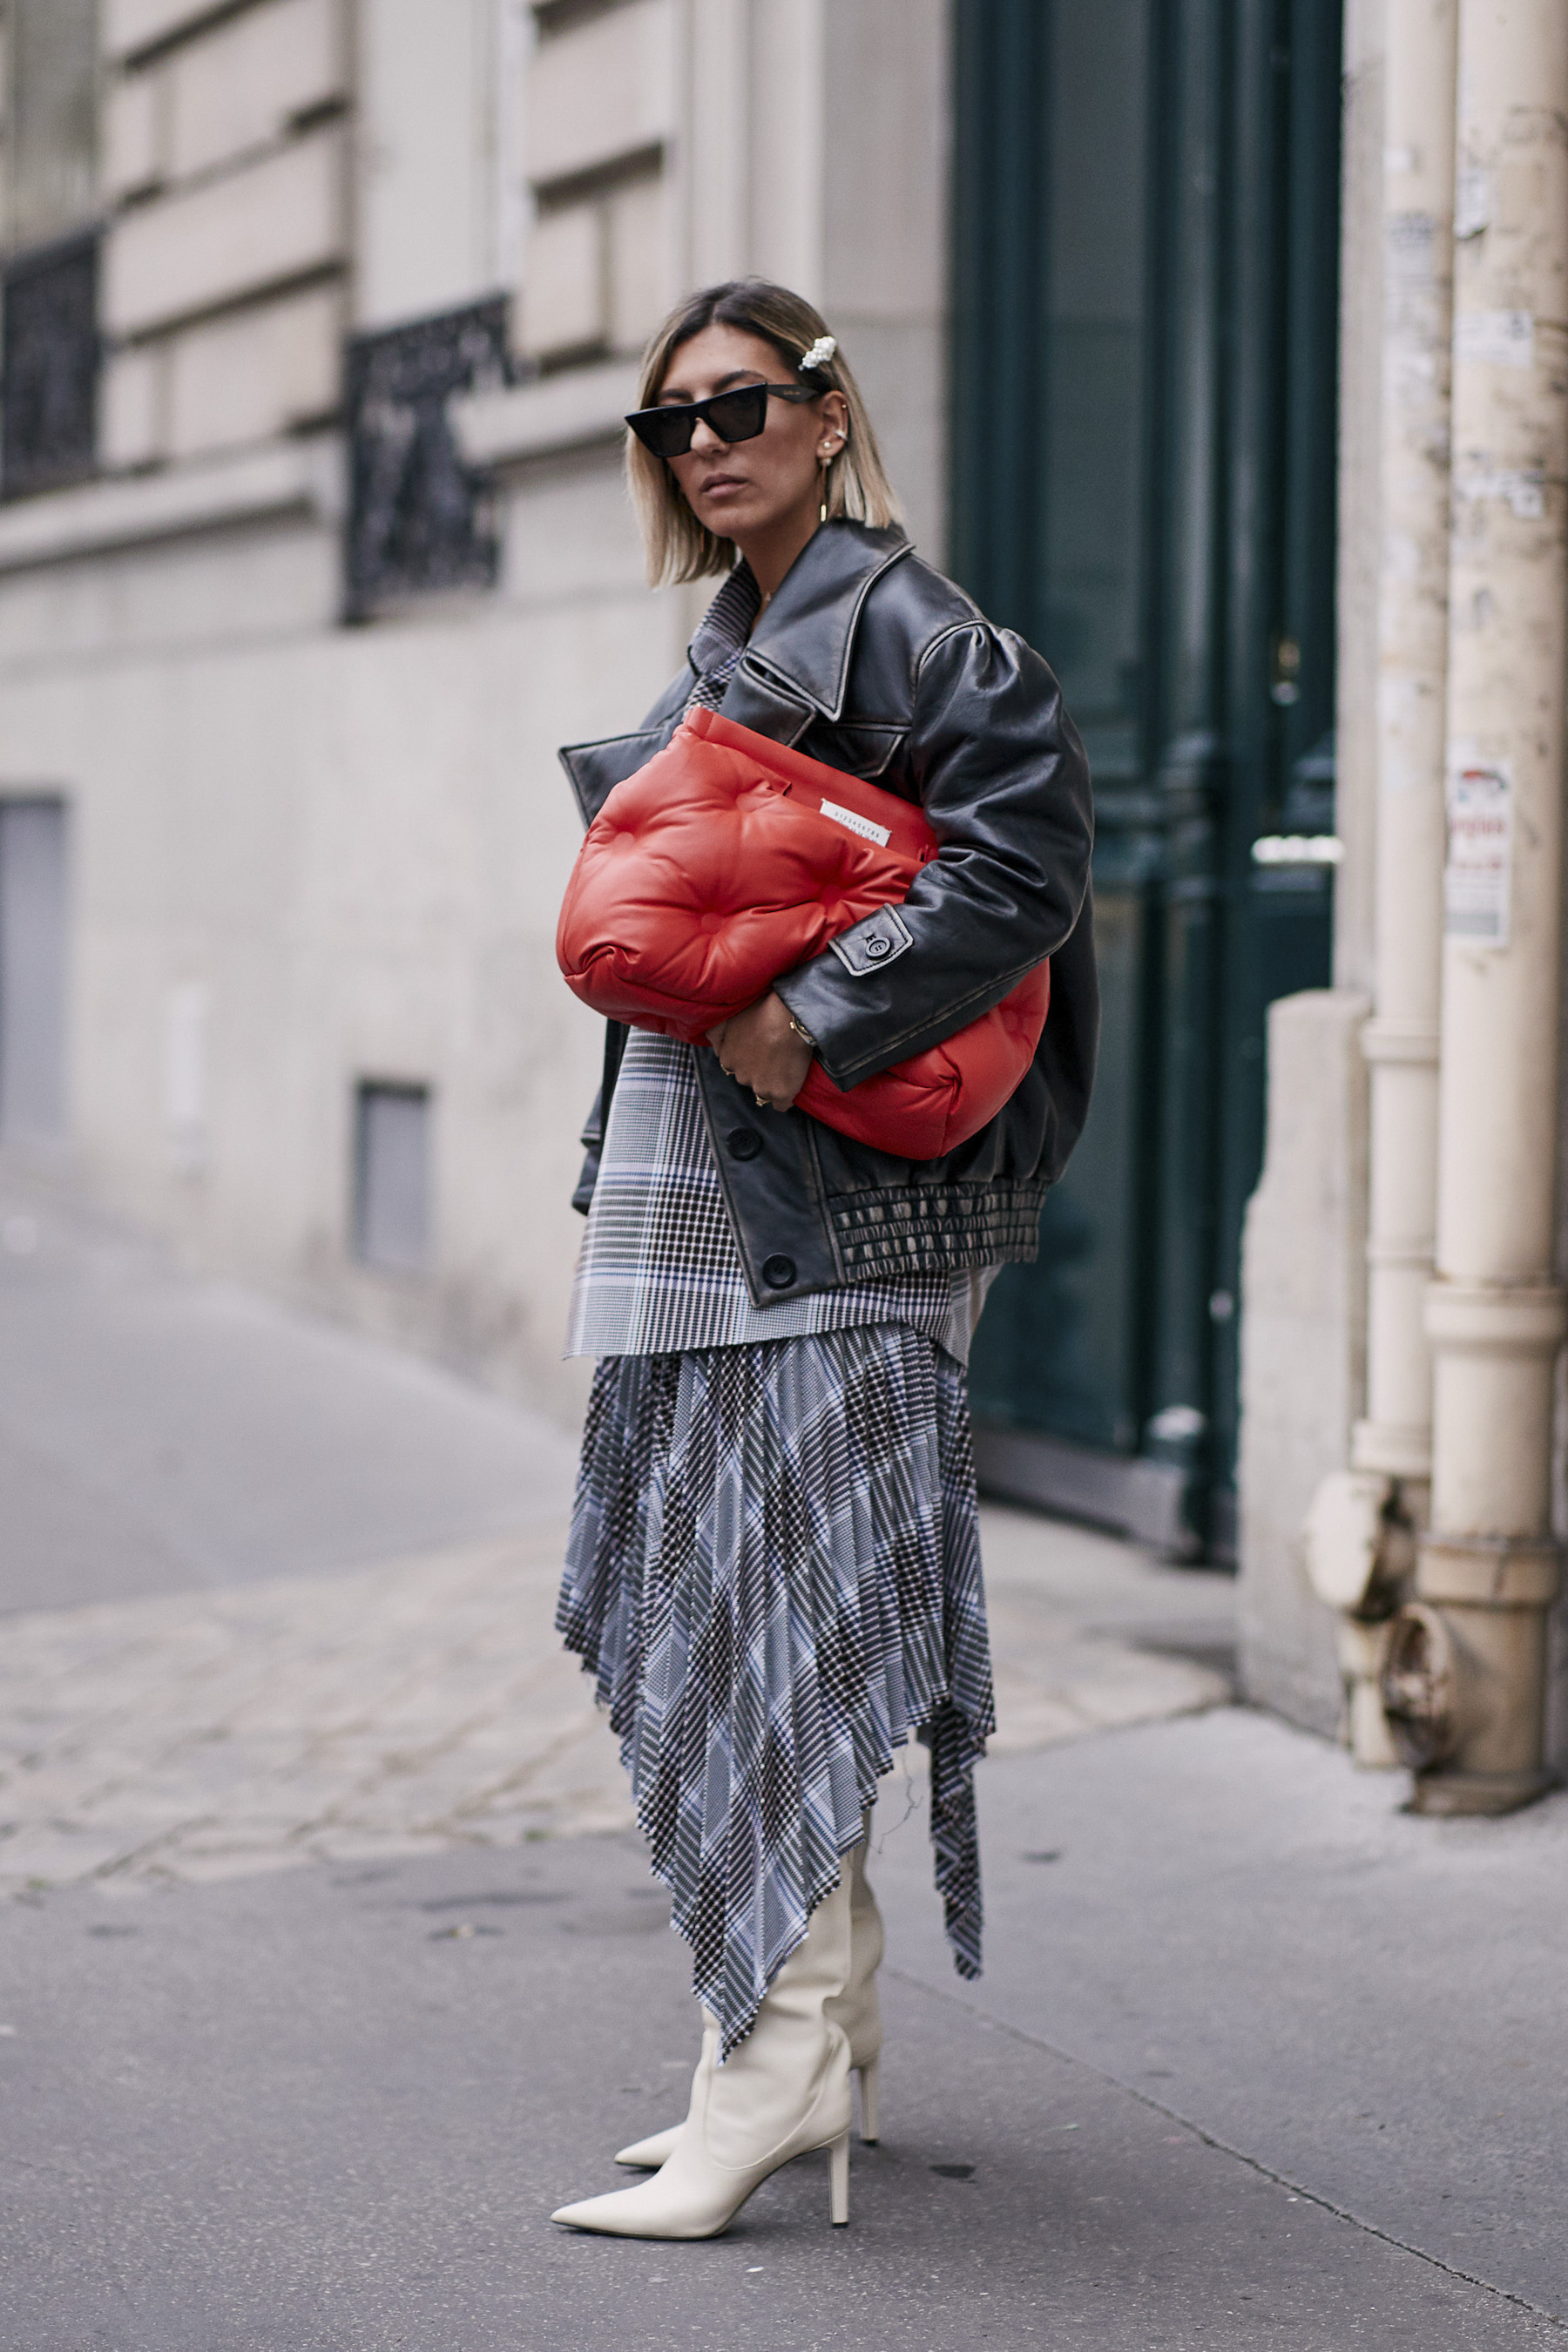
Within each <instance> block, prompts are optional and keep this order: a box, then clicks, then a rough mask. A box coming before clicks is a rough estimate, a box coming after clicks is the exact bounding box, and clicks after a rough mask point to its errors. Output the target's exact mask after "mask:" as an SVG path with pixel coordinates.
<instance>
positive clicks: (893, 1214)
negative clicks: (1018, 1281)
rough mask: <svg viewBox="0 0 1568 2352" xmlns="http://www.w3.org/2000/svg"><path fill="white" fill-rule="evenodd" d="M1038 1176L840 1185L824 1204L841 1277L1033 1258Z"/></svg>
mask: <svg viewBox="0 0 1568 2352" xmlns="http://www.w3.org/2000/svg"><path fill="white" fill-rule="evenodd" d="M1045 1197H1046V1187H1045V1184H1044V1182H1043V1181H1038V1180H1035V1179H1031V1180H1030V1181H1028V1182H1026V1183H1008V1182H1001V1183H993V1184H932V1185H929V1186H919V1187H915V1186H911V1187H910V1190H908V1191H907V1192H876V1191H871V1190H868V1191H867V1192H849V1193H841V1194H840V1195H839V1197H838V1198H837V1200H834V1201H830V1202H828V1204H827V1207H828V1215H829V1217H830V1218H831V1220H832V1223H833V1238H834V1244H835V1246H836V1248H837V1254H838V1256H839V1258H840V1260H841V1261H842V1264H843V1266H844V1273H845V1279H846V1280H847V1281H849V1282H869V1281H873V1280H876V1279H878V1278H879V1277H881V1276H889V1275H900V1274H946V1273H952V1274H957V1273H961V1272H962V1271H963V1268H964V1267H965V1266H980V1265H1028V1264H1030V1263H1031V1262H1032V1261H1033V1260H1034V1259H1035V1258H1036V1257H1037V1255H1039V1247H1040V1210H1041V1208H1042V1206H1043V1205H1044V1202H1045Z"/></svg>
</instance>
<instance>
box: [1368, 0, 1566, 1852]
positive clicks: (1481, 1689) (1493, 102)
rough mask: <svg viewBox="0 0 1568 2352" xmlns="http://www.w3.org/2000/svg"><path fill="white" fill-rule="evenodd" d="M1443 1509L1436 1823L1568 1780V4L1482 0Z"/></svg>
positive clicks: (1460, 598) (1431, 1545)
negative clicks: (1554, 1516)
mask: <svg viewBox="0 0 1568 2352" xmlns="http://www.w3.org/2000/svg"><path fill="white" fill-rule="evenodd" d="M1458 163H1459V172H1458V195H1457V204H1456V213H1457V220H1456V238H1457V254H1456V268H1455V334H1454V354H1455V357H1454V395H1453V407H1454V467H1453V489H1454V530H1453V553H1452V564H1451V572H1450V580H1449V616H1450V617H1449V635H1448V760H1447V783H1448V793H1449V809H1448V816H1449V846H1448V864H1447V881H1446V892H1447V916H1446V931H1447V937H1446V940H1445V946H1444V958H1443V1005H1442V1048H1441V1069H1440V1081H1439V1109H1438V1181H1437V1264H1436V1280H1435V1281H1434V1282H1433V1284H1432V1286H1431V1288H1430V1290H1429V1292H1428V1294H1427V1305H1426V1331H1427V1336H1428V1338H1429V1339H1430V1340H1431V1343H1432V1349H1433V1363H1434V1397H1433V1403H1434V1411H1433V1432H1434V1444H1433V1474H1432V1497H1431V1524H1430V1527H1429V1528H1428V1530H1427V1531H1426V1534H1425V1535H1424V1536H1423V1537H1422V1538H1421V1541H1420V1546H1419V1559H1418V1566H1417V1571H1416V1594H1417V1599H1416V1601H1415V1604H1414V1605H1413V1607H1411V1608H1410V1609H1408V1610H1406V1611H1405V1612H1402V1613H1401V1615H1400V1617H1399V1618H1398V1619H1397V1620H1396V1621H1395V1623H1394V1629H1393V1633H1392V1637H1391V1641H1390V1647H1389V1653H1388V1658H1387V1662H1386V1664H1385V1669H1384V1700H1385V1705H1386V1706H1387V1708H1388V1710H1389V1715H1390V1719H1391V1722H1392V1724H1393V1727H1394V1730H1395V1733H1396V1736H1397V1737H1398V1738H1399V1739H1400V1742H1401V1745H1402V1748H1403V1749H1404V1752H1405V1755H1406V1756H1407V1758H1408V1760H1410V1761H1411V1762H1412V1763H1414V1765H1415V1768H1416V1778H1415V1794H1414V1797H1413V1800H1412V1802H1413V1805H1414V1808H1415V1810H1416V1811H1424V1812H1442V1813H1497V1812H1506V1811H1511V1810H1512V1809H1513V1808H1514V1807H1515V1806H1517V1805H1521V1804H1525V1803H1528V1802H1529V1801H1530V1800H1531V1798H1532V1797H1534V1796H1536V1795H1538V1794H1539V1793H1540V1792H1541V1790H1542V1789H1543V1788H1544V1787H1545V1786H1546V1785H1547V1784H1548V1775H1547V1773H1546V1771H1545V1769H1544V1715H1545V1669H1546V1619H1547V1611H1548V1609H1549V1607H1550V1605H1551V1602H1552V1597H1553V1595H1554V1593H1555V1591H1556V1588H1557V1550H1556V1546H1555V1544H1554V1542H1553V1540H1552V1536H1551V1533H1550V1480H1551V1458H1552V1369H1553V1361H1554V1359H1555V1356H1556V1354H1557V1350H1558V1349H1559V1347H1560V1346H1561V1344H1562V1341H1563V1332H1564V1305H1563V1292H1562V1291H1561V1290H1560V1289H1559V1288H1558V1286H1556V1285H1555V1283H1554V1282H1553V1280H1552V1255H1553V1253H1552V1244H1553V1201H1554V1185H1555V1155H1556V1108H1557V1068H1558V1045H1559V1040H1558V991H1559V984H1560V955H1561V947H1560V915H1561V898H1562V888H1563V863H1562V832H1563V816H1562V811H1563V751H1564V745H1563V690H1564V663H1565V659H1568V614H1565V599H1568V562H1565V513H1564V501H1565V497H1568V482H1565V475H1568V8H1564V6H1563V0H1460V7H1459V124H1458Z"/></svg>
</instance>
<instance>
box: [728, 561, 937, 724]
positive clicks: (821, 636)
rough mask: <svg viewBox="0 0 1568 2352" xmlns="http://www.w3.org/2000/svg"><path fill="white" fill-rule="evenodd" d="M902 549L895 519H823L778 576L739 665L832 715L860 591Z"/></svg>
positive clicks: (840, 700)
mask: <svg viewBox="0 0 1568 2352" xmlns="http://www.w3.org/2000/svg"><path fill="white" fill-rule="evenodd" d="M909 553H910V542H909V541H908V540H907V539H906V538H905V536H904V534H903V532H902V531H901V530H898V529H897V528H896V527H894V528H892V529H890V530H872V529H871V528H870V526H869V525H868V524H867V523H861V522H829V523H824V524H823V525H822V527H821V529H820V530H815V531H813V533H812V535H811V537H810V538H809V539H808V540H807V541H806V543H805V546H804V547H803V548H802V550H801V551H800V553H799V554H798V555H797V556H796V557H795V562H793V563H792V564H791V566H790V568H789V570H788V572H785V574H784V579H783V580H782V581H781V582H780V583H779V586H778V589H777V592H776V593H775V594H774V597H773V603H772V604H770V605H769V606H768V608H767V610H766V612H765V613H764V614H763V616H762V619H761V620H760V621H759V622H758V623H757V625H756V627H755V629H754V630H753V631H752V637H751V642H750V643H749V645H748V646H747V647H746V651H745V654H744V656H743V657H742V667H743V668H745V669H748V670H750V671H752V673H753V674H754V675H761V676H762V677H764V678H768V679H773V680H777V681H778V682H779V683H780V684H781V685H783V686H784V687H785V688H788V689H791V690H793V692H794V693H795V695H797V696H801V697H804V698H805V700H806V701H807V702H809V703H810V704H811V706H812V708H813V709H815V710H817V711H819V712H820V713H821V714H822V716H823V717H824V718H825V719H837V718H839V717H840V716H841V715H842V713H843V709H844V698H845V696H846V694H847V691H848V687H849V663H850V657H851V656H852V654H853V653H854V650H855V631H856V628H857V626H858V624H859V619H860V614H861V610H862V608H863V606H864V604H865V602H866V598H867V596H868V594H869V593H870V590H871V587H872V585H873V583H875V582H876V581H878V580H879V579H880V578H881V576H882V574H883V572H888V571H890V570H891V568H892V566H893V565H894V564H895V563H900V562H902V561H903V559H904V557H905V556H906V555H908V554H909Z"/></svg>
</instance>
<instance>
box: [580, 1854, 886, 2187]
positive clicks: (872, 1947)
mask: <svg viewBox="0 0 1568 2352" xmlns="http://www.w3.org/2000/svg"><path fill="white" fill-rule="evenodd" d="M870 1823H871V1816H870V1815H869V1813H868V1814H867V1816H866V1830H867V1836H866V1838H863V1839H862V1840H861V1842H860V1843H859V1844H858V1846H856V1847H855V1849H854V1851H853V1852H852V1853H850V1855H849V1856H848V1866H849V1977H848V1981H847V1983H846V1985H845V1988H844V1990H843V1991H842V1992H841V1993H840V1994H838V1995H837V1997H836V1998H835V1999H833V2000H829V2002H828V2003H827V2014H828V2016H829V2017H830V2018H831V2019H832V2020H833V2021H834V2023H835V2024H836V2025H841V2026H842V2027H843V2029H844V2032H845V2033H846V2035H847V2037H848V2042H849V2063H850V2066H851V2067H852V2068H853V2070H854V2072H855V2073H856V2074H858V2076H859V2078H860V2137H861V2139H862V2141H863V2142H864V2143H865V2144H866V2145H867V2146H868V2147H873V2146H875V2144H876V2142H877V2140H878V2139H879V2137H880V2132H879V2121H880V2118H879V2114H878V2096H877V2093H878V2077H879V2073H880V2070H881V2057H882V2011H881V2004H880V2002H879V2000H878V1997H877V1970H878V1969H879V1968H880V1966H881V1964H882V1951H883V1947H884V1944H885V1942H886V1937H885V1935H884V1931H883V1927H882V1915H881V1913H880V1911H879V1910H878V1908H877V1898H876V1896H875V1895H873V1893H872V1892H871V1887H870V1883H869V1881H868V1878H867V1876H866V1851H867V1842H868V1838H869V1835H870ZM702 2014H703V2034H702V2055H701V2056H700V2058H699V2060H698V2061H697V2072H696V2074H695V2075H694V2076H693V2077H692V2083H691V2107H693V2108H694V2107H695V2106H696V2104H697V2098H698V2093H699V2089H700V2084H701V2082H702V2077H703V2070H704V2068H705V2067H710V2066H711V2065H712V2064H713V2063H714V2062H715V2059H716V2057H717V2053H718V2043H717V2035H716V2030H715V2037H714V2042H713V2047H712V2049H711V2050H710V2047H709V2028H710V2025H712V2023H713V2021H712V2020H710V2018H709V2015H708V2012H707V2011H706V2010H704V2011H703V2013H702ZM687 2112H688V2116H689V2115H690V2112H691V2108H689V2109H688V2111H687ZM682 2128H683V2126H681V2125H679V2124H670V2125H668V2126H666V2128H665V2129H664V2130H663V2131H658V2132H650V2133H649V2135H648V2137H647V2139H638V2140H633V2141H632V2143H631V2145H630V2146H629V2147H623V2148H618V2149H617V2150H616V2163H617V2164H624V2165H626V2167H627V2168H628V2169H629V2170H637V2171H642V2172H657V2171H658V2168H659V2167H660V2165H661V2164H668V2161H669V2159H670V2158H671V2156H673V2154H674V2153H675V2143H676V2141H677V2140H678V2139H679V2137H680V2134H681V2130H682Z"/></svg>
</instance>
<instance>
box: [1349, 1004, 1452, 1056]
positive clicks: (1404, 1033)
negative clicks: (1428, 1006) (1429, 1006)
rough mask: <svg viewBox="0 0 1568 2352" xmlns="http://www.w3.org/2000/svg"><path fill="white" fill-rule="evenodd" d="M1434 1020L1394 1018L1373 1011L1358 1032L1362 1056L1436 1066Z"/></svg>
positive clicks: (1435, 1026) (1435, 1030)
mask: <svg viewBox="0 0 1568 2352" xmlns="http://www.w3.org/2000/svg"><path fill="white" fill-rule="evenodd" d="M1437 1045H1438V1039H1437V1024H1436V1022H1435V1021H1394V1020H1388V1019H1385V1018H1383V1017H1381V1016H1380V1015H1379V1014H1377V1013H1373V1017H1372V1019H1371V1020H1370V1021H1368V1022H1366V1023H1365V1024H1363V1029H1362V1033H1361V1050H1362V1057H1363V1060H1364V1061H1367V1062H1370V1063H1372V1064H1373V1066H1374V1067H1375V1066H1376V1065H1377V1064H1379V1063H1388V1062H1406V1063H1415V1064H1416V1065H1417V1066H1421V1067H1425V1068H1427V1069H1434V1070H1435V1069H1436V1066H1437Z"/></svg>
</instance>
